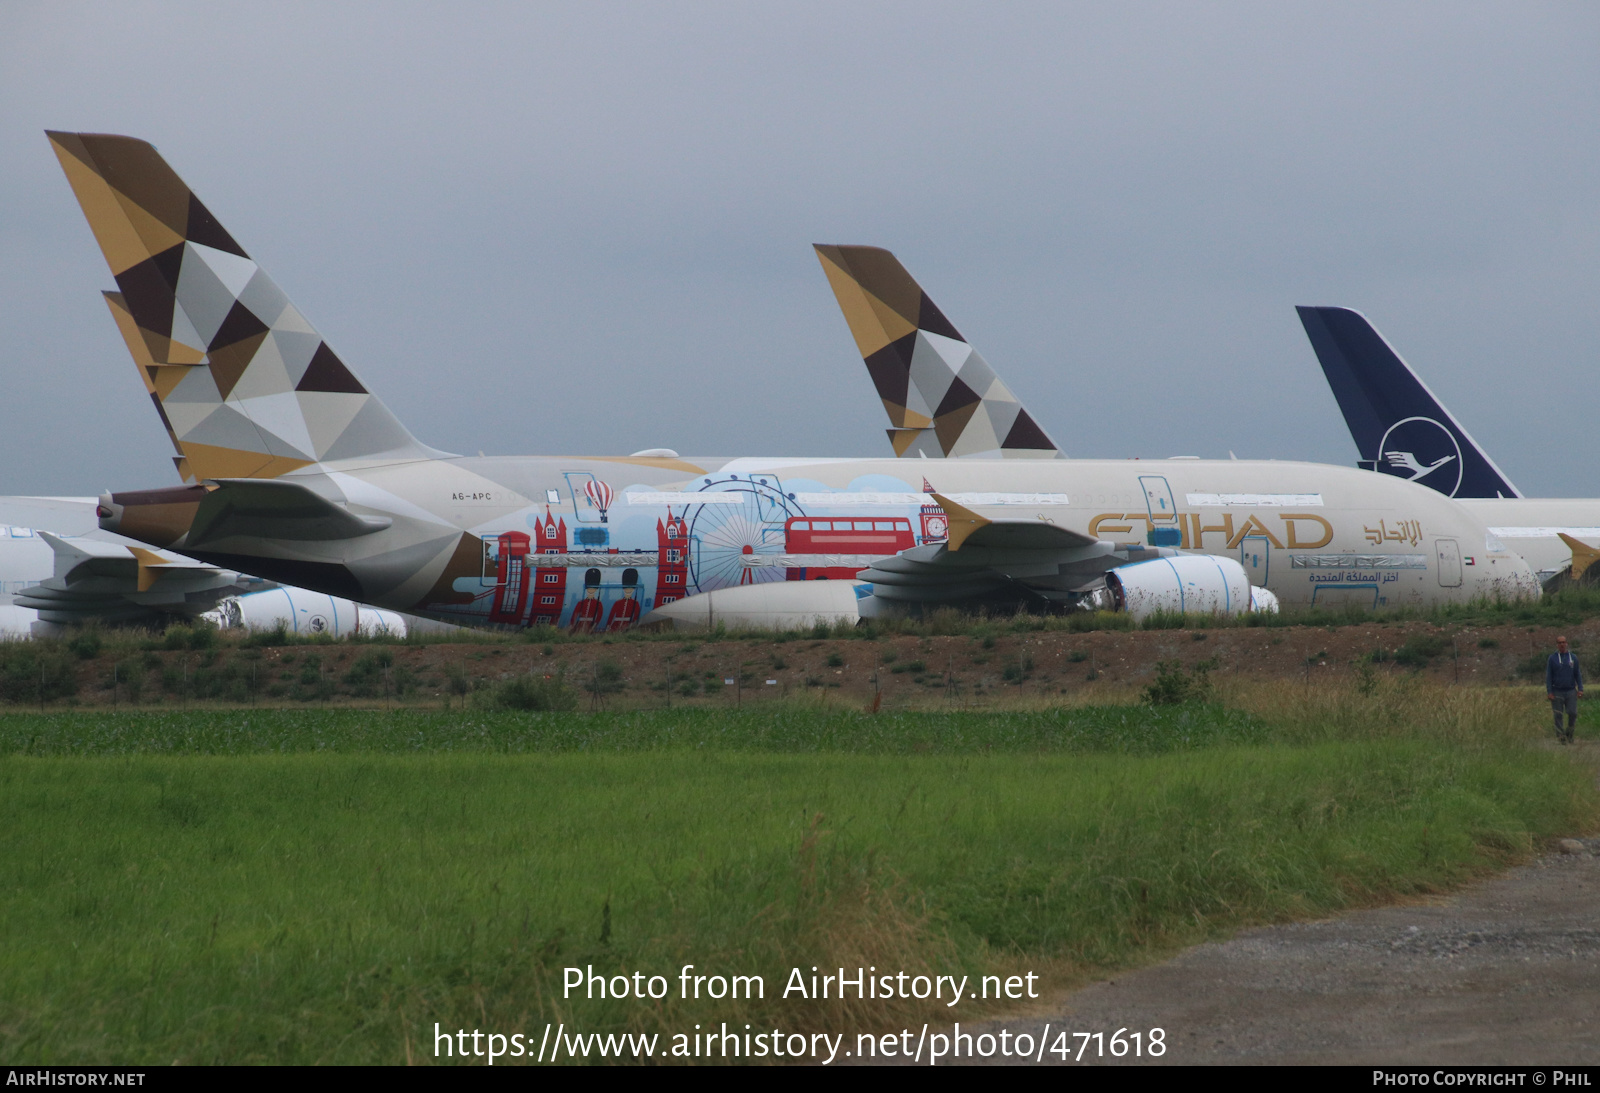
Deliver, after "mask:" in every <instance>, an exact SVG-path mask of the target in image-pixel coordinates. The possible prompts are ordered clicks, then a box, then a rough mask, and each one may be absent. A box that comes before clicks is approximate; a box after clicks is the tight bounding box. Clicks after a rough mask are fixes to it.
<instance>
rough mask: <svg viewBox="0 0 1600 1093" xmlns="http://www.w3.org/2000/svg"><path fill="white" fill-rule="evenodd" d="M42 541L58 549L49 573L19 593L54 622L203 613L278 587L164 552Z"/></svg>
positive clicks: (47, 537)
mask: <svg viewBox="0 0 1600 1093" xmlns="http://www.w3.org/2000/svg"><path fill="white" fill-rule="evenodd" d="M39 538H41V539H43V540H44V541H45V542H46V543H48V544H49V545H50V549H51V551H52V552H53V554H54V557H53V570H54V572H53V573H52V574H51V576H50V577H49V578H47V579H46V580H43V581H40V582H39V583H38V584H33V585H29V586H27V587H26V588H23V589H21V590H19V591H18V592H16V593H14V594H13V597H12V602H13V603H15V604H16V605H17V606H18V607H26V608H32V609H33V610H35V611H37V612H38V613H39V618H40V619H42V620H44V621H45V622H53V623H81V622H87V621H89V620H91V619H97V620H100V621H102V622H130V621H135V620H140V619H149V618H151V617H152V615H153V614H156V615H159V614H179V615H198V614H201V613H202V612H205V611H209V610H211V609H212V608H214V607H215V606H216V605H217V604H218V603H219V602H221V601H222V600H223V599H225V598H227V597H229V596H237V595H239V594H240V593H244V592H253V591H260V590H263V589H267V588H272V587H274V586H273V585H272V584H271V583H270V582H266V581H260V580H257V579H256V578H254V577H244V576H241V575H240V574H238V573H235V572H233V571H231V570H226V569H219V568H217V567H216V566H212V565H206V564H204V563H203V562H196V561H193V560H191V559H188V558H183V557H179V556H178V555H175V554H168V553H167V552H165V551H159V550H148V549H146V548H144V547H134V546H122V545H120V544H116V543H107V542H101V541H98V540H92V539H74V540H72V541H70V542H69V541H67V540H66V539H63V538H61V537H60V536H57V535H52V534H51V533H49V532H47V531H41V532H39Z"/></svg>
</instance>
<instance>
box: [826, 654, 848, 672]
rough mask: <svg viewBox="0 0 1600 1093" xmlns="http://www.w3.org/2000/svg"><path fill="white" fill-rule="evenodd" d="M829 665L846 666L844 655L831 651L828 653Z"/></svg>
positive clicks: (835, 666)
mask: <svg viewBox="0 0 1600 1093" xmlns="http://www.w3.org/2000/svg"><path fill="white" fill-rule="evenodd" d="M828 667H830V668H842V667H844V657H842V656H840V655H839V654H838V653H829V654H828Z"/></svg>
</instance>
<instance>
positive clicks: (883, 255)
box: [815, 244, 1061, 459]
mask: <svg viewBox="0 0 1600 1093" xmlns="http://www.w3.org/2000/svg"><path fill="white" fill-rule="evenodd" d="M815 249H816V252H817V257H818V259H820V260H821V262H822V270H823V272H824V273H826V274H827V276H828V283H829V284H830V285H831V286H832V287H833V294H834V296H835V297H836V298H837V299H838V301H839V307H840V309H841V310H842V311H843V312H844V318H845V322H846V323H848V324H849V326H850V333H851V334H852V335H853V336H854V337H855V340H856V347H857V348H858V349H860V351H861V357H862V359H863V360H864V361H865V362H866V365H867V372H868V373H869V374H870V375H871V376H872V382H873V385H874V386H876V387H877V389H878V397H879V398H881V399H882V400H883V408H884V409H885V410H886V411H888V414H889V423H890V425H891V426H893V427H892V428H891V429H889V430H888V432H889V443H890V444H892V445H893V446H894V453H895V455H897V456H919V455H920V456H928V457H931V458H937V457H941V456H950V457H956V456H968V457H980V458H982V457H987V458H991V459H993V458H1004V459H1055V458H1059V457H1060V456H1061V453H1060V451H1058V450H1057V448H1056V446H1055V443H1054V442H1053V441H1051V439H1050V438H1049V437H1048V436H1046V435H1045V432H1044V430H1043V429H1041V428H1039V425H1038V423H1037V422H1035V421H1034V420H1033V417H1032V416H1031V415H1030V414H1029V413H1028V411H1027V410H1025V409H1023V406H1022V404H1021V403H1020V402H1018V401H1017V399H1016V396H1014V395H1013V394H1012V393H1011V392H1010V390H1008V389H1007V388H1006V385H1005V384H1003V383H1001V382H1000V378H999V377H998V376H996V375H995V374H994V370H993V369H992V368H990V367H989V365H988V363H987V362H985V361H984V359H983V358H982V357H981V356H979V355H978V352H977V350H975V349H973V348H972V346H970V345H968V344H967V341H966V339H965V338H963V337H962V336H961V334H960V333H959V332H958V331H957V330H956V328H955V327H954V326H953V325H951V323H950V320H948V319H946V318H945V317H944V313H943V312H941V311H940V310H939V309H938V308H937V307H936V306H934V303H933V301H932V300H930V299H928V295H927V293H925V292H923V291H922V287H921V286H920V285H918V284H917V282H916V281H915V280H914V279H913V278H912V276H911V274H909V273H907V272H906V269H905V267H904V266H902V265H901V264H900V261H899V259H897V258H896V257H895V256H894V255H893V254H890V253H889V252H888V251H886V250H884V249H882V248H881V247H857V246H823V245H821V244H816V245H815Z"/></svg>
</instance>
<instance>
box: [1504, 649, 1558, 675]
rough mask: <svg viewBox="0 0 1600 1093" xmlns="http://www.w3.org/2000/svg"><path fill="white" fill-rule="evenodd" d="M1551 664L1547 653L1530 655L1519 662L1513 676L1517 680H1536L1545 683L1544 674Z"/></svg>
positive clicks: (1513, 670)
mask: <svg viewBox="0 0 1600 1093" xmlns="http://www.w3.org/2000/svg"><path fill="white" fill-rule="evenodd" d="M1549 664H1550V654H1549V653H1546V652H1543V651H1541V652H1537V653H1529V654H1528V655H1527V656H1525V657H1523V658H1522V659H1521V660H1519V661H1517V664H1516V667H1515V668H1513V669H1512V672H1511V674H1512V675H1513V676H1515V677H1516V678H1517V679H1535V680H1538V681H1539V682H1541V683H1542V682H1544V672H1545V668H1547V667H1548V666H1549Z"/></svg>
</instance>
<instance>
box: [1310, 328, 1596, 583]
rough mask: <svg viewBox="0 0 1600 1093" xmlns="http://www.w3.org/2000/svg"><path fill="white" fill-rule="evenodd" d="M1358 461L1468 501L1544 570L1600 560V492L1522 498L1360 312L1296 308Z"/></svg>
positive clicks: (1578, 568) (1576, 569) (1545, 573)
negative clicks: (1599, 547)
mask: <svg viewBox="0 0 1600 1093" xmlns="http://www.w3.org/2000/svg"><path fill="white" fill-rule="evenodd" d="M1295 310H1296V311H1297V312H1298V313H1299V315H1300V322H1301V325H1303V326H1304V327H1305V328H1306V336H1307V337H1309V338H1310V339H1311V347H1312V349H1314V350H1315V351H1316V354H1317V360H1318V361H1319V362H1320V363H1321V365H1322V371H1323V374H1324V375H1326V376H1327V377H1328V386H1329V387H1331V388H1333V395H1334V398H1336V399H1337V400H1338V402H1339V409H1340V411H1342V412H1343V414H1344V420H1345V424H1346V425H1348V426H1349V427H1350V436H1351V437H1352V438H1353V439H1354V440H1355V442H1356V448H1357V450H1358V451H1359V452H1360V453H1361V462H1360V464H1359V466H1362V467H1365V468H1366V469H1368V470H1376V471H1378V472H1380V473H1382V474H1391V475H1397V476H1399V477H1402V478H1405V479H1406V480H1408V481H1412V482H1416V483H1418V484H1420V485H1424V486H1427V487H1428V488H1430V489H1434V490H1438V491H1439V492H1440V493H1443V494H1446V495H1448V496H1450V497H1454V498H1455V499H1456V500H1457V501H1459V502H1461V504H1462V507H1464V508H1465V509H1466V510H1467V511H1468V512H1471V513H1472V514H1473V515H1475V516H1476V517H1478V518H1479V519H1480V520H1482V521H1483V522H1484V523H1485V524H1486V525H1488V527H1489V531H1490V533H1491V534H1492V535H1494V536H1496V537H1497V538H1499V539H1500V540H1501V541H1502V542H1504V543H1505V545H1506V546H1507V547H1509V548H1511V549H1512V550H1514V551H1516V552H1517V553H1518V554H1520V555H1522V556H1523V557H1524V558H1526V559H1527V560H1528V564H1529V565H1530V566H1532V567H1533V568H1534V570H1535V571H1537V572H1538V574H1539V576H1540V577H1541V578H1543V579H1549V578H1550V577H1553V576H1555V575H1557V574H1559V573H1562V572H1564V571H1565V570H1566V569H1567V566H1568V564H1569V563H1570V564H1571V566H1572V572H1573V575H1574V576H1582V575H1583V572H1584V570H1585V569H1587V568H1588V567H1589V565H1590V564H1591V563H1593V562H1594V561H1595V560H1597V559H1600V550H1597V549H1596V544H1597V543H1600V499H1595V498H1529V497H1523V496H1522V494H1521V493H1520V492H1519V491H1518V490H1517V488H1516V487H1515V486H1513V485H1512V484H1511V480H1510V479H1509V478H1507V477H1506V476H1505V474H1504V473H1503V472H1502V471H1501V470H1500V468H1499V467H1497V466H1495V463H1494V460H1492V459H1490V458H1489V456H1488V455H1487V454H1485V453H1484V451H1483V449H1481V448H1479V447H1478V444H1477V442H1476V441H1475V440H1473V439H1472V437H1471V436H1470V435H1469V434H1468V433H1467V431H1466V429H1464V428H1462V426H1461V424H1460V423H1459V422H1458V421H1456V419H1455V416H1454V415H1453V414H1451V413H1450V411H1449V410H1447V409H1445V407H1444V405H1443V404H1441V403H1440V402H1439V400H1438V398H1437V396H1435V395H1434V393H1433V392H1432V391H1430V390H1429V389H1428V386H1427V384H1425V383H1423V382H1422V380H1421V379H1419V378H1418V377H1417V374H1416V373H1415V372H1413V371H1412V370H1411V367H1410V366H1409V365H1407V364H1406V362H1405V361H1403V360H1401V359H1400V354H1398V353H1396V352H1395V351H1394V350H1393V349H1392V348H1391V347H1390V345H1389V343H1388V342H1387V341H1385V340H1384V338H1383V335H1382V334H1379V333H1378V331H1377V329H1376V328H1375V327H1374V326H1373V325H1372V324H1371V323H1370V322H1368V321H1367V317H1366V316H1365V315H1362V314H1361V313H1360V312H1359V311H1352V310H1350V309H1349V308H1345V307H1298V308H1296V309H1295Z"/></svg>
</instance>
